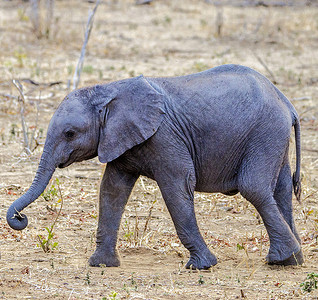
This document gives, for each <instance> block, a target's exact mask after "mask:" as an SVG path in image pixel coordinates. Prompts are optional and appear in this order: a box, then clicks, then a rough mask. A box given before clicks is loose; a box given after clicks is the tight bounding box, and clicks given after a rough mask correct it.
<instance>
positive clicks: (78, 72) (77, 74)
mask: <svg viewBox="0 0 318 300" xmlns="http://www.w3.org/2000/svg"><path fill="white" fill-rule="evenodd" d="M99 3H100V0H97V1H96V4H95V7H94V9H93V10H92V11H91V12H90V14H89V16H88V20H87V24H86V29H85V37H84V43H83V46H82V50H81V55H80V58H79V60H78V63H77V66H76V69H75V72H74V76H73V90H75V89H77V86H78V84H79V81H80V77H81V72H82V68H83V62H84V58H85V53H86V46H87V43H88V40H89V36H90V34H91V31H92V28H93V23H94V15H95V12H96V10H97V7H98V5H99Z"/></svg>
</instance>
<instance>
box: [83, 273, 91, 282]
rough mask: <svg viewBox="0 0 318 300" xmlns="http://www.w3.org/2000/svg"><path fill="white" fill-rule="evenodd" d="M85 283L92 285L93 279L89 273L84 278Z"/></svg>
mask: <svg viewBox="0 0 318 300" xmlns="http://www.w3.org/2000/svg"><path fill="white" fill-rule="evenodd" d="M84 281H85V282H86V283H87V285H90V284H91V279H90V275H89V272H87V273H86V276H85V278H84Z"/></svg>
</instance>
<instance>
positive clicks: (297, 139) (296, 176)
mask: <svg viewBox="0 0 318 300" xmlns="http://www.w3.org/2000/svg"><path fill="white" fill-rule="evenodd" d="M293 126H294V130H295V144H296V171H295V173H294V174H293V186H294V193H295V196H296V199H297V200H298V202H300V196H301V182H300V153H301V150H300V124H299V118H298V116H297V115H296V116H295V119H294V124H293Z"/></svg>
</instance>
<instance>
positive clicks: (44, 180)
mask: <svg viewBox="0 0 318 300" xmlns="http://www.w3.org/2000/svg"><path fill="white" fill-rule="evenodd" d="M49 156H50V155H48V153H47V152H43V154H42V157H41V161H40V164H39V167H38V170H37V172H36V175H35V178H34V180H33V182H32V184H31V186H30V188H29V189H28V191H27V192H26V193H25V194H23V195H22V196H21V197H20V198H19V199H17V200H15V201H14V202H13V203H12V204H11V206H10V207H9V209H8V212H7V222H8V224H9V225H10V227H11V228H13V229H15V230H22V229H24V228H25V227H26V226H27V225H28V218H27V216H26V215H24V214H21V213H20V212H21V211H22V210H23V209H24V208H25V207H27V206H28V205H29V204H31V203H32V202H33V201H35V200H36V199H37V198H38V197H39V196H40V195H41V194H42V193H43V192H44V190H45V188H46V186H47V185H48V183H49V181H50V179H51V177H52V175H53V173H54V171H55V166H54V165H52V164H50V163H48V161H49V160H48V159H47V158H48V157H49Z"/></svg>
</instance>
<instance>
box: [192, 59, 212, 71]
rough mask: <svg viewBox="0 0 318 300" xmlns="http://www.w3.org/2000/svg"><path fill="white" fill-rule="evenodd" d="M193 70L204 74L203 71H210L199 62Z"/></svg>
mask: <svg viewBox="0 0 318 300" xmlns="http://www.w3.org/2000/svg"><path fill="white" fill-rule="evenodd" d="M193 68H194V70H195V71H197V72H202V71H205V70H207V69H209V66H208V65H207V64H205V63H203V62H199V61H197V62H195V63H194V64H193Z"/></svg>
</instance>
